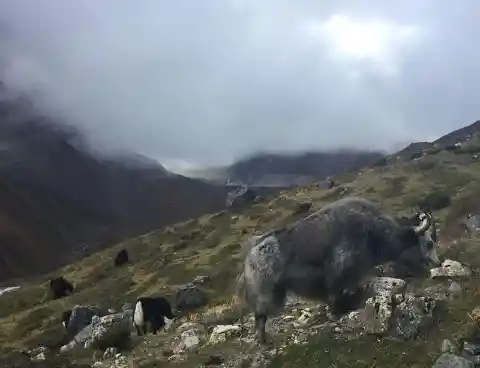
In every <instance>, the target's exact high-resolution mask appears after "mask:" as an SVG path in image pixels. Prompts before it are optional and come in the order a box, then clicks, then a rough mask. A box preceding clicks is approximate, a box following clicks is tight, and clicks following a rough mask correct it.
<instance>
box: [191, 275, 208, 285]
mask: <svg viewBox="0 0 480 368" xmlns="http://www.w3.org/2000/svg"><path fill="white" fill-rule="evenodd" d="M209 279H210V277H208V276H195V278H194V279H193V281H192V282H193V283H194V284H203V283H204V282H205V281H208V280H209Z"/></svg>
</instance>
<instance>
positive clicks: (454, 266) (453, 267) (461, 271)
mask: <svg viewBox="0 0 480 368" xmlns="http://www.w3.org/2000/svg"><path fill="white" fill-rule="evenodd" d="M471 274H472V273H471V271H470V270H469V269H468V267H466V266H464V265H462V264H461V263H460V262H458V261H453V260H451V259H446V260H445V261H443V262H442V265H441V267H437V268H432V269H431V270H430V277H431V278H440V277H457V278H464V277H470V275H471Z"/></svg>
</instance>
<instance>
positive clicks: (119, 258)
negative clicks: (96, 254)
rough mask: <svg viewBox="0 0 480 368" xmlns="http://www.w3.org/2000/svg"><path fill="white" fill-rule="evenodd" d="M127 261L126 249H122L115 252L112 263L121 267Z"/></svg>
mask: <svg viewBox="0 0 480 368" xmlns="http://www.w3.org/2000/svg"><path fill="white" fill-rule="evenodd" d="M128 261H129V259H128V253H127V250H126V249H122V250H121V251H120V252H118V253H117V255H116V256H115V259H114V261H113V264H114V266H115V267H121V266H123V265H125V264H127V263H128Z"/></svg>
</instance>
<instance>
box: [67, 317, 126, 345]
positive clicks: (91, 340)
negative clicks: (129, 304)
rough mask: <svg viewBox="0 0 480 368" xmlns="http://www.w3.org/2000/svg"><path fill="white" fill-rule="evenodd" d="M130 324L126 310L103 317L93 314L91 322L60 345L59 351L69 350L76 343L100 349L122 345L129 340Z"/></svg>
mask: <svg viewBox="0 0 480 368" xmlns="http://www.w3.org/2000/svg"><path fill="white" fill-rule="evenodd" d="M131 325H132V320H131V314H130V313H129V312H128V311H126V312H122V313H117V314H110V315H107V316H103V317H98V316H93V318H92V321H91V324H90V325H88V326H86V327H85V328H84V329H83V330H81V331H80V332H79V333H78V334H77V335H75V336H74V338H73V340H72V341H71V342H70V343H68V344H67V345H64V346H62V347H61V348H60V352H61V353H63V352H66V351H69V350H71V349H72V348H74V347H75V346H77V345H83V347H84V348H88V347H93V348H97V349H102V350H103V349H107V348H109V347H119V348H121V347H124V346H125V345H126V344H127V343H128V342H129V341H130V334H131Z"/></svg>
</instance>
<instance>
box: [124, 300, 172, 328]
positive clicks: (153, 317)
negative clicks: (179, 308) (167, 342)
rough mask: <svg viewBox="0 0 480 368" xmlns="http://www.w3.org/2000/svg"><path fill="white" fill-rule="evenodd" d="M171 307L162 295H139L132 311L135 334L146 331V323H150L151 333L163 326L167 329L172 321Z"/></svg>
mask: <svg viewBox="0 0 480 368" xmlns="http://www.w3.org/2000/svg"><path fill="white" fill-rule="evenodd" d="M174 318H175V317H174V315H173V313H172V307H171V305H170V303H169V301H168V300H167V299H165V298H164V297H149V296H146V297H141V298H138V299H137V303H136V304H135V310H134V312H133V325H134V326H135V328H136V329H137V334H138V335H141V334H142V333H141V332H143V334H144V335H145V334H146V333H147V323H150V326H151V329H152V332H153V334H154V335H155V334H156V333H157V331H158V330H159V329H161V328H162V327H163V326H165V330H168V329H169V328H170V326H171V324H172V322H173V319H174Z"/></svg>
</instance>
